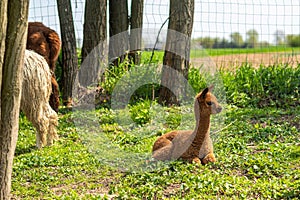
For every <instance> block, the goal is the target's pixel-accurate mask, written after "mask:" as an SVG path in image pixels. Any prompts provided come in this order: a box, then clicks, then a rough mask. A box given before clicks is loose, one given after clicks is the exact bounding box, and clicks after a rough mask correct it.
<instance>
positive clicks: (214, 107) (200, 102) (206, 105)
mask: <svg viewBox="0 0 300 200" xmlns="http://www.w3.org/2000/svg"><path fill="white" fill-rule="evenodd" d="M212 90H213V86H210V87H208V88H205V89H204V90H203V91H202V92H200V93H199V94H198V95H197V96H196V98H195V114H196V116H200V115H201V116H202V115H205V116H207V115H211V114H217V113H219V112H221V111H222V107H221V106H220V105H219V103H218V101H217V98H216V97H215V96H214V95H213V94H212V93H211V92H212ZM197 118H198V117H197Z"/></svg>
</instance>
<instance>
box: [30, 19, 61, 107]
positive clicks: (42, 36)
mask: <svg viewBox="0 0 300 200" xmlns="http://www.w3.org/2000/svg"><path fill="white" fill-rule="evenodd" d="M60 47H61V42H60V39H59V35H58V34H57V33H56V32H55V31H54V30H52V29H50V28H49V27H47V26H45V25H44V24H42V23H40V22H29V23H28V35H27V44H26V49H29V50H33V51H35V52H36V53H38V54H40V55H42V56H43V57H44V58H45V60H46V61H47V63H48V65H49V68H50V69H51V71H52V80H51V82H52V93H51V95H50V100H49V102H50V105H51V107H52V108H53V109H54V110H55V111H56V112H58V107H59V87H58V84H57V81H56V77H55V75H54V72H55V65H56V61H57V58H58V55H59V51H60Z"/></svg>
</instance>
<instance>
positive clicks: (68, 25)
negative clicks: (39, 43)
mask: <svg viewBox="0 0 300 200" xmlns="http://www.w3.org/2000/svg"><path fill="white" fill-rule="evenodd" d="M57 8H58V15H59V22H60V30H61V39H62V60H63V67H62V99H63V104H64V105H66V106H71V105H72V93H73V87H75V81H76V76H77V71H78V57H77V49H76V37H75V30H74V22H73V15H72V6H71V1H70V0H57Z"/></svg>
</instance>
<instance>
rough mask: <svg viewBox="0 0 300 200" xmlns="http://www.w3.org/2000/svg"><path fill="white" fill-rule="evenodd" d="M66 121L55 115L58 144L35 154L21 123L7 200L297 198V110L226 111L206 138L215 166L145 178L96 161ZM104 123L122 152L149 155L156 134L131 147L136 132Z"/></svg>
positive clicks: (179, 166)
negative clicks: (220, 125) (11, 199)
mask: <svg viewBox="0 0 300 200" xmlns="http://www.w3.org/2000/svg"><path fill="white" fill-rule="evenodd" d="M174 109H175V108H174ZM174 109H173V110H172V109H171V110H169V111H166V112H169V113H170V115H171V114H172V111H173V113H176V110H175V111H174ZM95 112H97V113H101V116H106V119H107V118H108V119H109V118H113V117H114V114H113V113H112V112H110V111H109V110H106V109H100V110H97V111H95ZM175 116H176V115H174V116H173V117H169V118H168V119H167V120H166V123H165V125H164V127H162V128H161V130H160V132H161V133H163V132H166V131H168V130H169V129H170V128H165V127H172V126H174V124H176V123H178V122H177V120H178V119H176V117H175ZM71 119H72V117H71V114H70V113H64V114H62V113H61V114H60V126H59V134H60V138H61V139H60V141H59V142H57V143H56V144H55V145H54V146H51V147H46V148H44V149H42V150H36V149H35V147H34V143H35V136H34V131H33V128H32V126H31V125H30V124H29V123H28V121H27V120H26V119H25V118H24V117H21V119H20V123H21V124H20V127H21V130H20V134H19V140H18V145H17V150H16V157H15V160H14V169H13V195H14V198H21V199H78V198H82V199H99V198H100V199H101V198H102V197H103V198H104V199H108V198H109V197H112V196H110V195H113V196H115V197H118V198H120V199H155V198H156V199H162V198H168V199H182V198H183V197H184V198H185V199H192V198H195V199H210V198H211V199H214V198H225V199H229V198H230V199H231V198H236V199H257V198H260V199H288V198H291V199H293V198H294V199H297V197H299V195H300V187H299V186H300V176H299V174H300V140H299V138H300V134H299V132H300V130H299V129H300V127H299V124H300V107H294V108H290V109H287V108H284V109H275V108H264V109H253V108H251V109H249V108H243V109H242V108H237V107H232V106H230V107H228V108H227V111H226V121H225V124H226V126H224V127H223V128H222V129H221V131H220V132H218V133H216V134H213V138H214V146H215V154H216V156H217V159H218V162H216V163H214V164H209V165H207V166H199V165H195V164H187V163H183V162H181V161H174V162H171V163H169V164H168V165H166V166H164V167H161V168H157V169H154V170H153V171H146V172H130V171H129V172H122V171H121V170H120V169H117V168H115V167H112V166H110V165H104V164H103V163H101V162H100V161H99V160H98V159H97V157H98V156H99V155H95V154H91V153H89V152H88V150H87V148H88V147H87V146H85V145H84V144H83V143H82V138H80V137H79V135H78V133H77V131H76V129H75V127H74V123H73V122H72V120H71ZM106 122H107V123H105V124H102V125H103V126H105V127H106V131H107V133H111V134H114V138H115V139H112V141H113V143H115V144H117V145H119V146H120V148H121V149H122V148H124V147H126V148H127V150H129V151H132V152H135V150H136V146H139V147H140V151H144V152H150V151H151V145H152V143H153V141H154V140H155V138H156V137H157V136H156V134H154V135H152V136H150V137H149V138H148V139H147V140H146V141H145V140H139V141H136V138H137V135H139V134H140V132H141V131H144V130H143V128H142V127H140V128H136V129H135V130H134V131H133V132H126V133H125V132H123V131H122V129H121V128H120V127H119V126H118V125H116V124H115V123H114V122H113V121H111V120H107V121H106ZM158 134H159V133H158ZM124 135H125V138H124ZM125 139H127V140H125ZM132 142H133V143H134V144H133V143H132ZM115 162H118V161H117V160H115ZM105 196H106V197H105Z"/></svg>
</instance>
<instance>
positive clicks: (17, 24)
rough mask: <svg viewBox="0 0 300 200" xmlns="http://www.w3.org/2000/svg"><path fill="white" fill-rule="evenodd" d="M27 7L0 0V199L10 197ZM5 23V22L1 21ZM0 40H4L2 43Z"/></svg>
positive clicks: (26, 3) (23, 2)
mask: <svg viewBox="0 0 300 200" xmlns="http://www.w3.org/2000/svg"><path fill="white" fill-rule="evenodd" d="M28 8H29V0H18V1H16V0H14V1H8V2H7V1H6V0H2V1H1V3H0V10H1V20H0V22H1V31H0V32H1V41H0V42H1V50H0V53H1V54H0V68H1V69H2V70H1V71H0V74H1V88H2V91H1V120H0V123H1V126H0V199H10V188H11V175H12V164H13V156H14V153H15V148H16V143H17V137H18V129H19V112H20V100H21V89H22V76H23V63H24V52H25V48H26V38H27V19H28ZM6 11H7V12H6ZM6 23H7V25H5V24H6ZM2 28H4V29H2ZM5 32H6V36H5ZM4 38H6V39H4ZM3 40H5V47H4V44H3ZM4 49H5V50H4ZM3 50H4V51H5V52H4V51H3ZM2 61H3V62H2Z"/></svg>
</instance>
